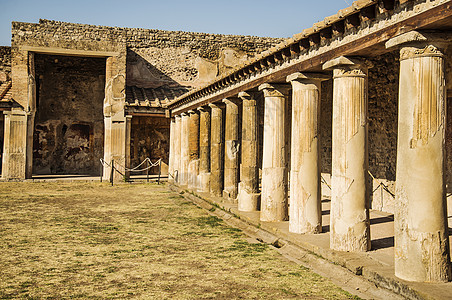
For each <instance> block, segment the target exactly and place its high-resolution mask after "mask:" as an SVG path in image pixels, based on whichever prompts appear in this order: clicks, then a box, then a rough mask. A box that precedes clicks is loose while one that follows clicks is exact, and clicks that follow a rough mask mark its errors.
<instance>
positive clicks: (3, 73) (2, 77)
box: [0, 46, 11, 85]
mask: <svg viewBox="0 0 452 300" xmlns="http://www.w3.org/2000/svg"><path fill="white" fill-rule="evenodd" d="M10 79H11V47H6V46H0V85H1V84H2V83H3V82H5V81H7V80H10Z"/></svg>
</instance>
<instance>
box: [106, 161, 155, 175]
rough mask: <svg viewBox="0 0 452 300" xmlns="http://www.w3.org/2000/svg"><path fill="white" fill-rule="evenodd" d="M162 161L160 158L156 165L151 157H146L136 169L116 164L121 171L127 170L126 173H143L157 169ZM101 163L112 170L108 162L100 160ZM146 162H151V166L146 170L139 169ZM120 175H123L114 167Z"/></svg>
mask: <svg viewBox="0 0 452 300" xmlns="http://www.w3.org/2000/svg"><path fill="white" fill-rule="evenodd" d="M161 161H162V159H161V158H160V159H159V160H157V161H156V162H155V163H153V162H152V161H151V160H150V159H149V157H146V158H145V159H144V160H143V161H142V162H141V163H140V164H139V165H138V166H136V167H135V168H132V169H129V168H126V167H124V166H123V165H121V164H119V163H117V162H116V163H115V164H116V165H117V166H119V167H120V168H121V169H123V170H125V171H126V172H143V171H146V170H149V169H150V168H153V167H156V166H158V165H159V164H160V162H161ZM100 162H101V163H102V165H104V166H107V167H109V168H111V164H109V163H108V162H106V161H105V160H104V159H102V158H101V159H100ZM145 162H149V166H147V167H146V168H144V169H137V168H138V167H140V166H142V165H143V164H144V163H145ZM113 168H114V169H115V170H116V171H117V172H118V173H119V174H121V175H123V176H124V174H122V173H121V172H120V171H119V170H118V169H117V168H116V167H113Z"/></svg>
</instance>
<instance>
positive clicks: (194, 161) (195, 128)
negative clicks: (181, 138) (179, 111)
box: [188, 110, 199, 189]
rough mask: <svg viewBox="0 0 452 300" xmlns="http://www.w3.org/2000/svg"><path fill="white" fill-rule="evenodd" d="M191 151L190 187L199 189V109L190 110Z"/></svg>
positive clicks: (189, 167)
mask: <svg viewBox="0 0 452 300" xmlns="http://www.w3.org/2000/svg"><path fill="white" fill-rule="evenodd" d="M189 114H190V120H189V152H190V162H189V166H188V187H189V188H191V189H197V187H198V173H199V114H198V112H197V111H193V110H191V111H189Z"/></svg>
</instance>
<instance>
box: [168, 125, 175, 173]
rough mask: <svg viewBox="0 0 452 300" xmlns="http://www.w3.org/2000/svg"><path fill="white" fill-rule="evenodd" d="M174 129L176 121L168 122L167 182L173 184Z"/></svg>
mask: <svg viewBox="0 0 452 300" xmlns="http://www.w3.org/2000/svg"><path fill="white" fill-rule="evenodd" d="M175 127H176V119H174V118H171V120H170V150H169V162H168V182H174V178H173V177H172V176H173V173H174V131H175Z"/></svg>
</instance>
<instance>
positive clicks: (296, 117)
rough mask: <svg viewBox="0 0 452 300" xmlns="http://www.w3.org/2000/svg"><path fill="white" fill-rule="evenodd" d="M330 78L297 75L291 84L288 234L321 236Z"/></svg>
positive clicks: (293, 75)
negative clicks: (325, 85)
mask: <svg viewBox="0 0 452 300" xmlns="http://www.w3.org/2000/svg"><path fill="white" fill-rule="evenodd" d="M328 78H329V76H327V75H323V74H314V73H294V74H291V75H289V76H288V77H287V81H288V82H290V83H291V84H292V140H291V147H292V149H291V170H290V209H289V231H290V232H293V233H320V232H322V206H321V200H322V193H321V184H320V160H319V156H320V148H319V147H320V144H319V123H318V120H319V117H320V91H321V87H320V84H321V81H322V80H326V79H328Z"/></svg>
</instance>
